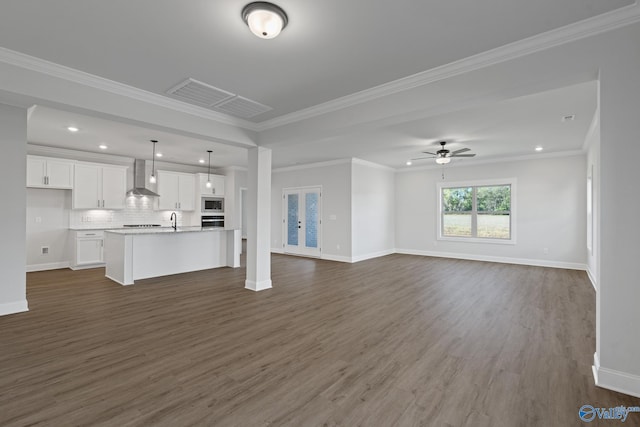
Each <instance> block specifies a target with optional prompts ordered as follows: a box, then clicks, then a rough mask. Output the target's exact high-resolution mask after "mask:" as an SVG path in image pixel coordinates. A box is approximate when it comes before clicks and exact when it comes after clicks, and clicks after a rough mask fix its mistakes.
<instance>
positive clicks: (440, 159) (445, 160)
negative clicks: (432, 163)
mask: <svg viewBox="0 0 640 427" xmlns="http://www.w3.org/2000/svg"><path fill="white" fill-rule="evenodd" d="M450 161H451V158H450V157H438V158H437V159H436V163H437V164H439V165H446V164H447V163H449V162H450Z"/></svg>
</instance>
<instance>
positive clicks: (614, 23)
mask: <svg viewBox="0 0 640 427" xmlns="http://www.w3.org/2000/svg"><path fill="white" fill-rule="evenodd" d="M639 21H640V6H639V5H638V1H636V2H635V3H634V4H632V5H629V6H625V7H622V8H619V9H616V10H613V11H610V12H607V13H604V14H601V15H598V16H594V17H592V18H588V19H585V20H582V21H579V22H576V23H573V24H569V25H566V26H564V27H561V28H557V29H555V30H550V31H547V32H544V33H541V34H538V35H535V36H532V37H528V38H526V39H522V40H519V41H516V42H513V43H509V44H507V45H504V46H500V47H498V48H495V49H491V50H488V51H486V52H482V53H479V54H477V55H473V56H469V57H467V58H464V59H461V60H458V61H454V62H451V63H449V64H445V65H442V66H439V67H436V68H432V69H429V70H426V71H422V72H420V73H417V74H413V75H411V76H407V77H404V78H401V79H398V80H394V81H391V82H388V83H384V84H381V85H379V86H375V87H372V88H369V89H365V90H363V91H360V92H356V93H354V94H351V95H346V96H343V97H340V98H336V99H333V100H331V101H327V102H324V103H322V104H318V105H314V106H312V107H309V108H305V109H302V110H299V111H295V112H293V113H290V114H285V115H283V116H280V117H275V118H273V119H269V120H265V121H263V122H260V123H258V126H257V127H258V129H257V130H258V131H264V130H268V129H273V128H276V127H279V126H283V125H287V124H291V123H295V122H298V121H301V120H305V119H310V118H312V117H315V116H319V115H322V114H326V113H330V112H333V111H336V110H340V109H342V108H347V107H351V106H354V105H357V104H361V103H363V102H367V101H372V100H375V99H377V98H381V97H384V96H389V95H393V94H395V93H398V92H402V91H405V90H409V89H413V88H416V87H419V86H424V85H427V84H429V83H433V82H436V81H439V80H444V79H447V78H451V77H454V76H457V75H460V74H465V73H468V72H471V71H475V70H478V69H481V68H485V67H488V66H491V65H495V64H499V63H501V62H505V61H509V60H512V59H516V58H519V57H522V56H526V55H529V54H532V53H535V52H539V51H542V50H546V49H549V48H552V47H555V46H559V45H562V44H565V43H569V42H572V41H576V40H580V39H583V38H586V37H590V36H594V35H597V34H600V33H604V32H607V31H611V30H614V29H616V28H620V27H624V26H626V25H630V24H634V23H636V22H639Z"/></svg>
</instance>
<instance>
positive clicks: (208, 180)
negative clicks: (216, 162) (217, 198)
mask: <svg viewBox="0 0 640 427" xmlns="http://www.w3.org/2000/svg"><path fill="white" fill-rule="evenodd" d="M207 153H209V168H208V169H207V183H206V187H207V188H211V153H212V151H211V150H207Z"/></svg>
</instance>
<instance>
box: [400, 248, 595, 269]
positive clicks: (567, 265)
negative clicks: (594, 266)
mask: <svg viewBox="0 0 640 427" xmlns="http://www.w3.org/2000/svg"><path fill="white" fill-rule="evenodd" d="M396 253H398V254H404V255H422V256H432V257H438V258H454V259H466V260H470V261H487V262H499V263H503V264H520V265H532V266H535V267H552V268H564V269H567V270H583V271H584V270H586V269H587V265H586V264H581V263H577V262H562V261H550V260H546V259H544V260H543V259H527V258H509V257H498V256H489V255H475V254H460V253H455V252H435V251H422V250H416V249H396Z"/></svg>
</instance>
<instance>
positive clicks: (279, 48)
mask: <svg viewBox="0 0 640 427" xmlns="http://www.w3.org/2000/svg"><path fill="white" fill-rule="evenodd" d="M246 2H248V1H247V0H245V1H240V0H216V1H211V0H206V1H205V0H193V1H190V2H175V1H170V0H137V1H135V2H130V1H123V0H113V1H107V2H105V1H95V0H91V1H89V0H65V1H64V2H62V3H61V2H51V1H46V0H32V1H28V2H27V1H24V0H3V1H2V13H0V45H1V46H2V47H3V48H7V49H11V50H13V51H17V52H21V53H24V54H27V55H32V56H34V57H37V58H41V59H44V60H48V61H52V62H54V63H56V64H60V65H63V66H66V67H70V68H72V69H76V70H81V71H84V72H87V73H91V74H93V75H96V76H101V77H104V78H107V79H110V80H113V81H115V82H119V83H124V84H127V85H130V86H133V87H135V88H138V89H143V90H146V91H150V92H153V93H156V94H160V95H162V94H164V92H165V91H166V90H167V89H170V88H171V87H173V86H175V85H176V84H177V83H178V82H180V81H182V80H184V79H185V78H187V77H191V78H194V79H197V80H200V81H203V82H205V83H209V84H211V85H214V86H217V87H219V88H221V89H224V90H227V91H230V92H233V93H237V94H239V95H241V96H244V97H247V98H250V99H252V100H255V101H258V102H261V103H263V104H266V105H269V106H271V107H273V110H272V111H270V112H267V113H264V114H261V115H259V116H256V117H255V121H256V122H262V121H265V120H269V123H270V127H266V129H274V127H276V126H279V125H277V124H275V125H274V123H278V119H285V120H284V121H282V123H284V124H286V123H290V121H288V122H287V121H286V118H287V117H290V115H291V114H292V113H295V112H300V110H302V109H304V108H307V107H312V106H318V105H320V104H322V103H325V102H328V101H332V100H336V99H338V98H340V97H344V96H347V95H350V94H354V93H357V92H359V91H363V90H367V89H370V88H372V87H375V86H377V85H381V84H385V83H389V82H392V81H394V80H396V79H402V78H404V77H407V76H410V75H413V74H415V73H420V72H424V71H426V70H433V69H434V68H435V67H438V66H442V65H444V64H450V63H451V62H452V61H456V60H460V59H463V58H468V57H469V56H470V55H475V54H479V53H482V52H486V51H488V50H491V49H495V48H498V47H500V46H504V45H505V44H508V43H512V42H517V41H518V40H522V39H523V38H526V37H530V36H534V35H538V34H541V33H543V32H545V31H550V30H553V29H558V28H560V27H562V26H565V25H568V24H571V23H576V22H579V21H581V20H584V19H588V18H590V17H594V16H598V15H600V14H603V13H606V12H608V11H612V10H615V9H618V8H621V7H624V6H627V5H630V4H634V3H635V2H634V1H633V0H610V1H607V2H603V1H598V0H539V1H536V2H531V1H525V0H488V1H485V2H480V3H479V2H476V1H473V0H459V1H457V2H424V1H423V2H418V1H414V0H398V1H395V2H390V1H383V0H367V1H365V0H350V1H348V2H346V1H338V0H325V1H323V2H320V1H311V0H298V1H293V0H278V1H277V3H278V4H279V5H280V6H282V7H283V8H284V9H285V10H286V11H287V13H288V15H289V18H290V24H289V26H288V27H287V28H286V29H285V31H283V33H282V34H281V36H279V37H278V38H276V39H274V40H262V39H259V38H257V37H255V36H253V35H252V34H251V33H250V32H249V30H248V28H246V26H245V25H244V23H243V22H242V20H241V19H240V11H241V9H242V7H243V6H244V5H245V3H246ZM496 78H499V76H496ZM590 78H593V77H590ZM585 80H587V79H585V78H577V79H575V80H574V81H585ZM567 84H571V81H567V82H564V85H567ZM553 87H555V86H553ZM461 90H462V88H461ZM523 93H531V91H529V92H523ZM441 96H442V97H443V99H446V94H445V93H442V94H441ZM503 99H504V98H503ZM432 100H433V99H432ZM53 104H56V103H55V102H54V103H51V102H48V103H47V104H46V105H49V106H48V107H44V106H38V107H37V108H36V109H35V110H34V112H33V114H32V115H31V118H30V121H29V127H28V139H29V142H31V143H35V144H41V145H48V146H56V147H62V148H70V149H76V150H83V151H93V152H103V151H101V150H100V149H99V148H97V146H98V145H99V144H100V143H103V142H104V143H106V144H107V145H108V146H109V149H108V150H107V153H109V154H116V155H123V156H127V157H136V158H140V157H141V158H148V157H149V156H150V154H149V151H150V146H151V143H150V142H149V140H150V139H158V140H159V141H160V144H159V148H160V149H161V150H162V151H163V154H165V156H164V157H163V160H165V161H170V162H176V163H183V164H198V163H197V161H198V159H199V158H202V157H203V156H205V155H206V150H207V149H211V150H213V151H214V157H213V165H214V166H215V167H224V166H232V165H238V166H245V165H246V151H245V149H244V148H239V147H237V146H230V145H224V144H222V143H219V142H212V140H213V141H222V140H224V139H222V138H221V139H218V138H216V137H212V138H211V139H212V140H205V139H198V138H197V137H193V136H194V135H195V136H197V135H202V134H203V133H202V132H201V130H200V131H198V132H199V133H196V132H190V131H186V132H185V131H182V132H181V133H180V135H178V134H173V133H171V131H170V130H169V128H168V127H167V128H165V127H160V128H161V129H164V130H163V131H158V130H157V129H159V127H158V126H157V125H156V126H149V128H146V127H144V124H141V125H134V124H132V123H133V122H135V123H141V122H140V120H136V121H127V120H126V119H124V118H123V119H122V120H125V121H126V123H122V122H114V121H109V120H105V118H104V115H102V114H99V113H96V116H95V117H94V116H92V115H91V114H92V113H91V112H90V111H88V110H86V109H85V110H84V111H86V112H87V114H86V115H80V114H78V113H76V112H73V113H72V112H68V111H62V110H57V109H53V108H52V106H53ZM595 106H596V87H595V83H593V82H588V83H580V84H577V85H576V84H574V85H572V86H566V87H560V88H559V89H554V90H549V91H546V92H542V93H538V94H534V95H528V96H520V97H518V98H511V99H507V100H506V101H504V100H503V101H499V102H484V103H483V104H482V106H480V107H476V108H473V109H465V110H460V111H456V112H452V113H446V114H441V112H440V113H438V112H437V111H436V110H430V111H431V112H425V113H420V114H416V113H415V111H417V110H414V112H413V113H411V114H405V113H401V112H398V113H393V114H395V115H396V116H398V117H400V116H403V117H402V118H400V119H394V121H393V124H382V123H381V124H380V125H373V126H366V127H360V128H357V127H344V128H341V127H340V126H336V127H335V129H332V131H331V132H328V133H322V132H321V133H316V134H315V135H314V134H313V132H306V129H305V130H304V131H302V132H299V133H298V135H299V136H298V137H296V138H295V139H296V140H295V141H293V140H292V141H288V142H286V143H283V144H282V145H278V144H271V143H270V142H265V144H266V145H267V146H270V147H271V148H272V149H273V166H274V167H283V166H290V165H295V164H300V163H309V162H318V161H323V160H334V159H338V158H345V157H358V158H362V159H365V160H369V161H372V162H376V163H379V164H383V165H387V166H390V167H393V168H404V167H405V165H404V163H405V162H406V160H407V159H409V158H413V157H418V156H420V152H421V151H423V150H426V149H431V148H432V147H433V145H432V144H433V143H436V141H438V140H441V139H446V140H449V141H451V148H452V149H456V148H459V147H463V146H464V147H469V148H471V149H472V150H473V152H474V153H476V154H477V157H476V158H474V159H470V160H461V159H458V160H456V161H459V162H472V161H487V160H491V159H497V158H508V157H514V156H521V155H527V154H531V153H532V151H531V150H532V148H533V147H535V146H536V145H541V146H543V147H544V148H545V150H544V152H545V153H549V152H551V153H554V152H566V151H572V150H578V149H580V148H581V146H582V143H583V141H584V136H585V135H586V133H587V130H588V127H589V124H590V121H591V119H592V117H593V112H594V111H595ZM62 108H64V107H62ZM389 108H391V109H392V108H393V106H390V107H389ZM70 110H71V111H77V109H74V108H70ZM567 114H575V115H576V120H575V121H573V122H570V123H562V122H561V121H560V118H561V117H562V116H564V115H567ZM288 115H289V116H288ZM98 117H100V118H98ZM123 117H124V116H123ZM301 117H302V116H301ZM274 120H275V121H274ZM374 121H375V120H374ZM71 123H75V124H77V126H78V127H80V129H81V131H80V132H78V133H77V134H70V133H69V132H68V131H66V126H68V125H69V124H71ZM265 123H266V122H265ZM263 124H264V123H263ZM303 128H304V127H302V128H301V129H303ZM185 135H186V136H185ZM188 135H192V137H189V136H188ZM258 141H260V140H258ZM270 144H271V145H270ZM430 144H431V145H430ZM419 165H420V163H419V162H415V163H414V166H413V167H415V166H419Z"/></svg>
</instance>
